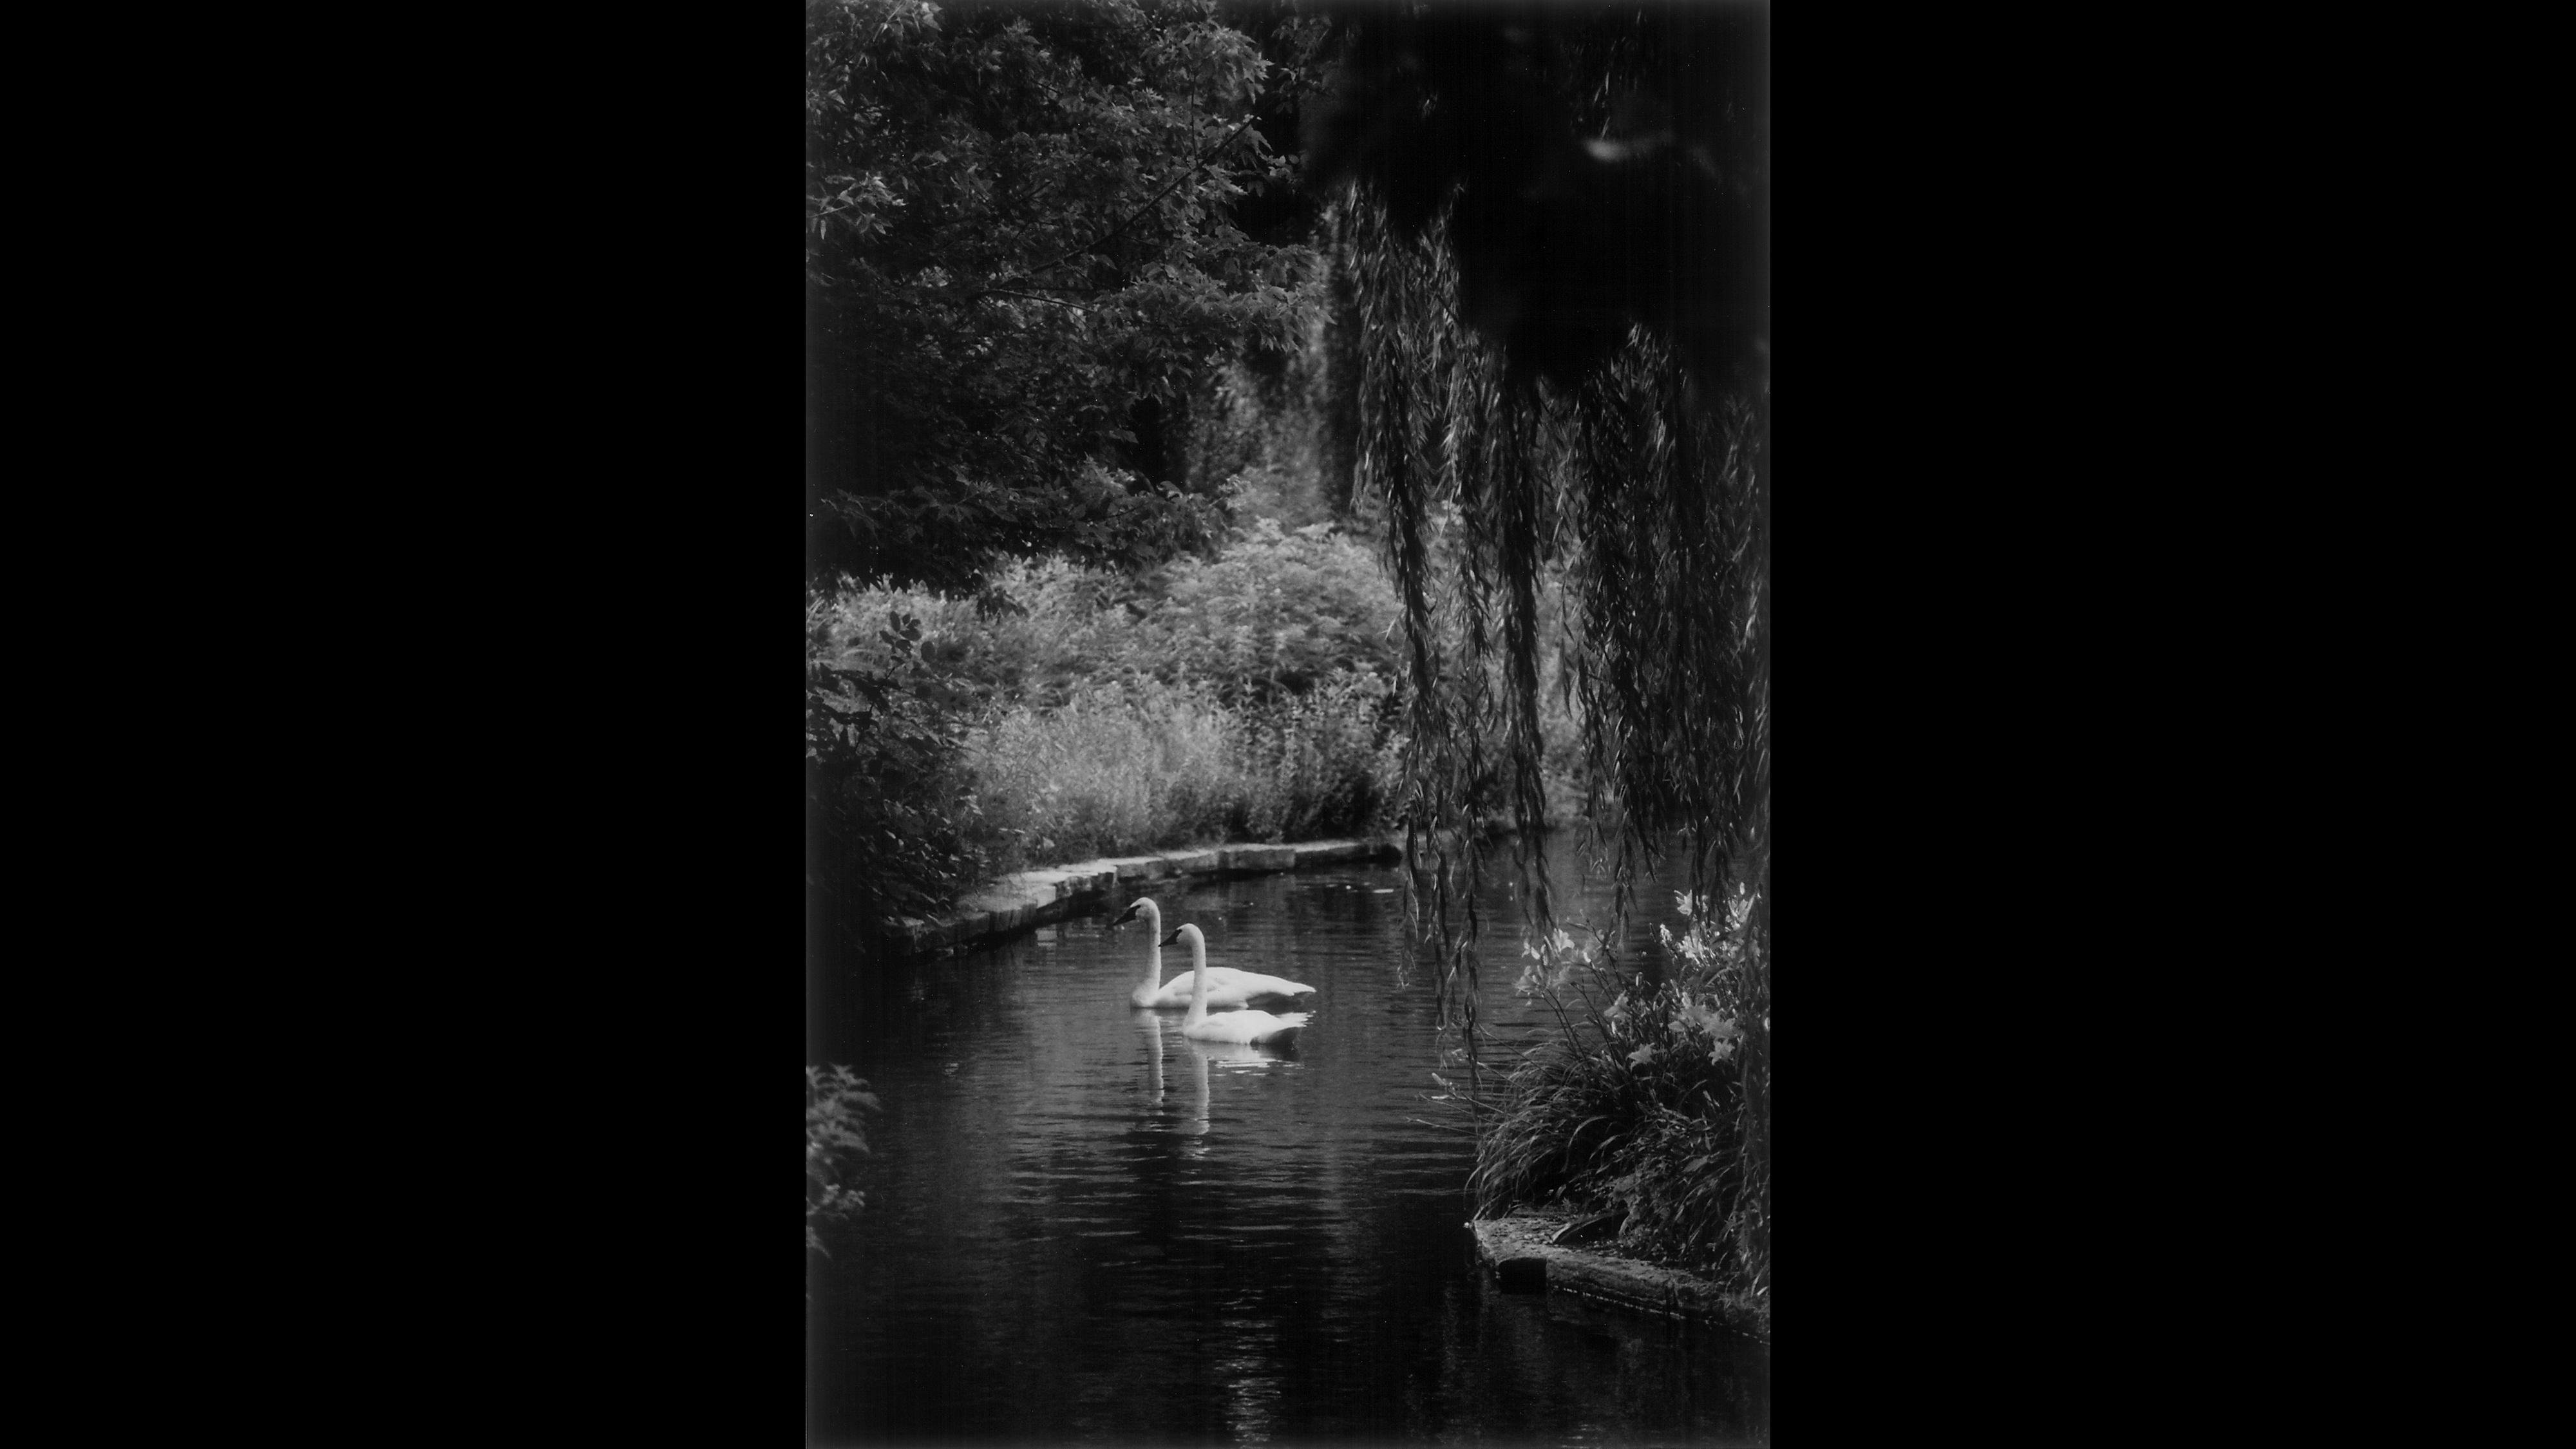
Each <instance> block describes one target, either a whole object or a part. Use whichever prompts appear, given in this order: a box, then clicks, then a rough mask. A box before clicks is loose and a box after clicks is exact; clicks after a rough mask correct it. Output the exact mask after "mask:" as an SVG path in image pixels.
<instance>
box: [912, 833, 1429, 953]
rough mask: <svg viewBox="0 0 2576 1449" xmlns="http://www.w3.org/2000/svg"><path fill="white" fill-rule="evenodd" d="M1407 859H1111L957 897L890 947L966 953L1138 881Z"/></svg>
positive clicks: (1335, 851) (1186, 854)
mask: <svg viewBox="0 0 2576 1449" xmlns="http://www.w3.org/2000/svg"><path fill="white" fill-rule="evenodd" d="M1403 855H1404V837H1403V836H1401V835H1392V836H1381V837H1369V838H1357V839H1343V840H1308V841H1301V842H1299V843H1296V844H1292V845H1210V846H1200V847H1195V848H1191V849H1186V850H1158V851H1152V852H1149V853H1147V854H1144V855H1119V856H1103V857H1100V858H1098V859H1094V860H1085V861H1076V862H1075V863H1073V864H1071V865H1059V866H1049V867H1047V868H1045V869H1042V870H1023V871H1017V872H1014V873H1012V874H1010V875H1006V876H1002V877H1000V878H998V879H995V880H991V881H987V882H985V883H984V884H983V885H980V886H977V887H976V888H975V889H973V890H971V891H968V892H966V893H965V894H964V895H962V896H960V897H958V898H957V908H956V909H955V910H954V911H952V912H950V913H949V914H947V915H945V916H938V917H933V918H930V919H927V920H925V919H923V918H921V917H918V916H902V917H898V918H897V919H896V920H895V922H894V929H893V930H892V931H891V932H889V933H888V945H889V946H891V947H892V949H893V951H894V954H895V955H896V956H898V957H911V956H922V955H927V954H929V953H931V952H934V951H958V950H967V949H972V948H974V947H979V946H985V945H990V944H992V943H993V942H996V941H999V940H1001V939H1003V938H1005V937H1008V936H1012V935H1015V934H1017V933H1019V932H1021V931H1025V930H1031V929H1034V928H1036V927H1038V926H1043V925H1049V924H1052V923H1054V922H1056V921H1061V920H1063V919H1064V918H1065V917H1067V916H1069V915H1073V914H1076V913H1077V908H1078V907H1081V906H1085V905H1088V904H1090V903H1091V902H1092V901H1093V900H1095V899H1097V898H1098V897H1101V896H1105V895H1107V894H1109V892H1110V891H1112V890H1114V889H1116V888H1117V887H1119V886H1121V885H1124V884H1127V883H1128V882H1131V881H1154V880H1169V879H1172V878H1174V877H1178V876H1226V875H1268V874H1272V873H1274V872H1278V871H1283V870H1300V869H1303V868H1305V867H1307V866H1310V865H1339V864H1342V863H1344V862H1346V861H1354V860H1394V859H1401V858H1402V857H1403Z"/></svg>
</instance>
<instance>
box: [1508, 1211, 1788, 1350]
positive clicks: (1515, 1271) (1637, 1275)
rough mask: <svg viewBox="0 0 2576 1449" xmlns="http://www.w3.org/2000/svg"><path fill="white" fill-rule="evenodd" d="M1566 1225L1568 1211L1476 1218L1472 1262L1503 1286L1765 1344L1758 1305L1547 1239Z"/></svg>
mask: <svg viewBox="0 0 2576 1449" xmlns="http://www.w3.org/2000/svg"><path fill="white" fill-rule="evenodd" d="M1574 1220H1575V1215H1574V1214H1571V1213H1563V1212H1548V1211H1544V1210H1540V1209H1532V1208H1518V1209H1515V1210H1514V1211H1513V1213H1512V1215H1511V1216H1509V1217H1500V1218H1479V1219H1477V1220H1476V1221H1474V1222H1471V1223H1469V1224H1467V1227H1468V1229H1469V1230H1470V1231H1472V1232H1474V1233H1475V1235H1476V1253H1477V1256H1479V1257H1481V1258H1482V1259H1484V1260H1485V1261H1486V1262H1487V1263H1490V1264H1492V1265H1493V1268H1494V1276H1495V1277H1497V1278H1499V1279H1500V1280H1501V1281H1502V1283H1503V1286H1504V1287H1505V1288H1526V1289H1539V1288H1544V1289H1546V1290H1547V1291H1549V1292H1551V1293H1556V1292H1564V1293H1576V1294H1580V1295H1582V1296H1583V1297H1585V1298H1591V1299H1596V1300H1599V1301H1601V1302H1604V1303H1609V1304H1612V1305H1615V1306H1617V1307H1620V1308H1626V1309H1630V1310H1633V1311H1635V1312H1639V1313H1655V1314H1661V1315H1663V1316H1665V1317H1667V1318H1685V1319H1691V1320H1694V1321H1698V1322H1704V1323H1716V1324H1722V1325H1724V1326H1725V1327H1727V1328H1731V1329H1733V1330H1735V1331H1736V1332H1738V1333H1742V1334H1746V1335H1748V1336H1750V1337H1753V1338H1757V1339H1760V1340H1762V1341H1763V1342H1765V1343H1768V1342H1770V1340H1771V1332H1770V1329H1771V1322H1770V1315H1769V1314H1768V1313H1767V1312H1764V1311H1763V1308H1762V1306H1760V1305H1755V1304H1748V1303H1747V1302H1745V1301H1744V1299H1743V1298H1742V1297H1740V1296H1739V1295H1736V1294H1731V1293H1728V1292H1725V1291H1724V1290H1722V1289H1720V1288H1719V1287H1718V1286H1717V1285H1716V1284H1714V1283H1711V1282H1709V1281H1708V1280H1707V1279H1705V1278H1701V1277H1699V1276H1697V1275H1695V1274H1691V1273H1685V1272H1683V1271H1681V1270H1680V1269H1678V1268H1658V1267H1656V1266H1655V1265H1654V1264H1652V1263H1641V1262H1638V1261H1637V1260H1636V1259H1634V1258H1619V1257H1613V1256H1611V1255H1610V1254H1607V1253H1602V1252H1596V1251H1594V1250H1592V1249H1589V1248H1570V1247H1559V1246H1557V1245H1556V1244H1554V1243H1551V1242H1549V1241H1548V1239H1549V1238H1551V1237H1554V1236H1555V1235H1556V1233H1557V1230H1558V1229H1560V1228H1563V1227H1564V1226H1565V1225H1566V1224H1567V1223H1570V1222H1572V1221H1574Z"/></svg>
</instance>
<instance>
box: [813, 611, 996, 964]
mask: <svg viewBox="0 0 2576 1449" xmlns="http://www.w3.org/2000/svg"><path fill="white" fill-rule="evenodd" d="M807 624H808V633H809V648H808V656H807V660H806V669H805V823H806V831H807V836H806V854H805V885H806V892H807V896H808V904H809V909H810V910H811V911H812V912H813V914H814V917H815V919H814V921H813V922H812V929H813V930H814V931H815V932H816V933H817V934H818V935H820V936H821V937H823V938H824V939H823V940H819V941H816V942H814V943H813V944H815V945H817V946H839V945H841V944H845V943H848V942H852V941H864V940H866V939H867V938H868V937H869V936H870V935H871V934H873V933H874V932H875V931H876V930H877V929H878V928H879V927H880V926H881V925H882V924H883V923H884V922H885V921H886V920H888V919H890V918H893V917H898V916H904V915H924V914H928V913H930V912H932V911H935V910H937V909H939V908H940V907H941V906H943V905H944V904H946V903H947V901H948V900H950V899H951V898H952V897H953V896H954V895H955V894H956V891H957V890H958V888H959V887H960V886H962V885H965V884H967V883H969V882H971V881H972V880H973V879H974V877H975V874H976V873H977V870H978V867H979V865H980V862H979V861H977V859H976V858H975V855H974V853H973V851H972V850H971V849H969V847H968V846H967V844H966V841H965V839H964V837H963V834H962V832H961V831H960V829H959V827H958V821H957V818H956V811H957V808H958V805H959V803H960V802H961V800H962V797H963V796H964V794H965V789H966V779H967V777H966V774H965V769H964V749H963V746H964V743H965V731H964V729H963V727H962V726H961V725H960V724H959V723H958V721H956V720H955V719H954V718H953V716H952V712H951V710H952V704H953V701H954V699H955V697H956V696H955V691H954V690H953V689H952V688H950V687H949V685H948V684H947V682H946V681H945V680H944V679H943V678H942V677H941V676H940V675H939V674H938V672H937V671H936V670H934V669H932V668H930V667H929V666H927V665H926V664H925V663H924V662H923V661H922V660H921V658H920V656H919V651H918V640H919V630H918V627H917V626H915V625H914V624H913V623H912V621H911V620H909V619H905V618H902V617H897V618H896V619H895V620H893V622H892V624H891V625H890V626H889V627H888V628H887V629H886V630H885V631H884V632H883V636H882V637H881V638H880V639H879V640H878V641H876V642H877V646H878V647H877V650H876V652H875V654H874V655H873V656H872V657H867V658H850V657H846V656H843V655H839V654H838V653H837V651H833V650H832V649H830V647H829V645H828V639H827V631H826V630H825V629H824V628H823V626H822V622H821V619H820V615H819V611H813V610H809V617H808V620H807ZM880 661H881V662H880Z"/></svg>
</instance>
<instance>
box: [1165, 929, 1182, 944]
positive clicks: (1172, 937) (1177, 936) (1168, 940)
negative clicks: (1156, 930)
mask: <svg viewBox="0 0 2576 1449" xmlns="http://www.w3.org/2000/svg"><path fill="white" fill-rule="evenodd" d="M1179 939H1181V933H1180V932H1179V931H1178V930H1175V931H1173V932H1172V934H1170V935H1168V936H1165V937H1164V938H1163V944H1164V945H1166V946H1168V945H1170V944H1172V943H1173V942H1174V941H1177V940H1179Z"/></svg>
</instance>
